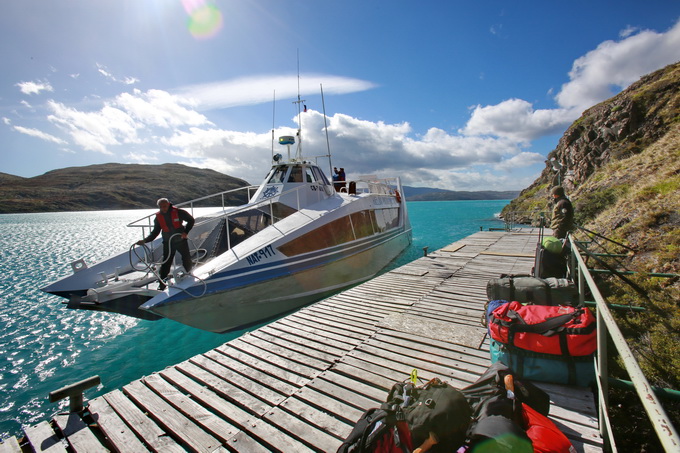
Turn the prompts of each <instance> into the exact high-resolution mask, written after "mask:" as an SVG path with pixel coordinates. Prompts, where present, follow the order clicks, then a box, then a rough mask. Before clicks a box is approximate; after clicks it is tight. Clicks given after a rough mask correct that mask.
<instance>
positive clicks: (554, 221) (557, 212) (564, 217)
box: [550, 186, 574, 239]
mask: <svg viewBox="0 0 680 453" xmlns="http://www.w3.org/2000/svg"><path fill="white" fill-rule="evenodd" d="M551 194H552V198H553V203H554V206H553V211H552V218H551V220H550V228H552V230H553V236H555V237H556V238H558V239H564V238H566V237H567V233H568V232H569V231H571V230H573V229H574V207H573V206H572V204H571V201H569V199H568V198H567V196H566V195H565V194H564V188H563V187H562V186H557V187H553V189H552V192H551Z"/></svg>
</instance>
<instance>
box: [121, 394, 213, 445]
mask: <svg viewBox="0 0 680 453" xmlns="http://www.w3.org/2000/svg"><path fill="white" fill-rule="evenodd" d="M123 391H124V392H125V393H126V394H127V395H128V396H129V397H130V398H131V399H132V400H134V401H135V403H136V404H138V405H140V406H141V407H144V408H145V409H146V411H147V412H148V413H149V416H150V417H152V418H153V419H155V420H156V421H157V422H158V423H159V424H161V425H162V426H164V427H165V429H167V430H168V431H169V432H170V433H172V435H173V436H174V437H177V438H178V439H180V440H181V441H182V443H183V444H184V445H186V447H187V448H189V449H190V450H191V451H196V452H206V453H207V452H211V451H213V450H215V449H216V448H217V447H219V445H220V441H219V440H217V439H216V438H214V437H213V436H211V435H209V434H208V433H206V432H205V431H203V430H202V429H201V428H200V427H198V426H197V425H196V424H195V423H194V422H193V421H191V420H190V419H188V418H187V417H185V416H184V415H183V414H181V413H180V412H179V411H177V410H176V409H175V408H173V407H172V406H171V405H170V404H168V403H167V402H166V401H164V400H163V399H162V398H161V397H160V396H158V395H157V394H155V393H154V392H153V391H151V389H149V388H148V387H146V386H145V385H144V384H143V383H142V382H141V381H134V382H132V383H130V384H128V385H126V386H124V387H123Z"/></svg>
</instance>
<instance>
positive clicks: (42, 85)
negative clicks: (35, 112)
mask: <svg viewBox="0 0 680 453" xmlns="http://www.w3.org/2000/svg"><path fill="white" fill-rule="evenodd" d="M16 86H18V87H19V90H20V91H21V92H22V93H24V94H29V95H30V94H40V93H41V92H42V91H54V88H52V85H50V83H49V82H48V81H46V80H45V81H38V82H19V83H17V84H16Z"/></svg>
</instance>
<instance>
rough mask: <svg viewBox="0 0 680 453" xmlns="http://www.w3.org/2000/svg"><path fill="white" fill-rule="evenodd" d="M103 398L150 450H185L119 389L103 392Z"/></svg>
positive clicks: (160, 451)
mask: <svg viewBox="0 0 680 453" xmlns="http://www.w3.org/2000/svg"><path fill="white" fill-rule="evenodd" d="M104 399H105V400H106V402H107V403H109V405H110V406H111V407H112V408H113V409H114V410H115V411H116V413H117V414H118V415H119V416H120V418H121V419H122V420H124V421H125V423H126V424H127V425H128V426H129V427H130V429H132V430H133V431H134V432H135V433H136V434H137V435H138V436H139V437H140V438H141V439H143V441H144V443H145V444H146V445H148V446H149V447H150V449H151V450H153V451H155V452H158V453H162V452H166V451H168V452H173V453H175V452H177V453H179V452H185V451H186V450H185V449H184V448H182V447H181V446H180V445H179V444H178V443H177V442H175V440H174V439H172V437H170V436H169V435H168V433H166V432H165V431H164V430H163V429H161V428H160V427H159V426H158V425H157V424H156V423H155V422H154V421H153V420H151V419H150V418H149V417H147V416H146V415H145V414H144V412H142V411H141V409H139V408H138V407H137V406H136V405H135V404H134V403H133V402H132V401H130V400H129V399H127V397H126V396H125V395H124V394H123V392H121V391H120V390H114V391H112V392H109V393H107V394H105V395H104Z"/></svg>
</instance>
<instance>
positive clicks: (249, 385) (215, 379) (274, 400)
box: [175, 356, 286, 415]
mask: <svg viewBox="0 0 680 453" xmlns="http://www.w3.org/2000/svg"><path fill="white" fill-rule="evenodd" d="M175 368H177V369H178V370H180V371H181V372H182V373H183V374H185V375H187V376H190V377H191V378H192V379H193V380H195V381H197V382H200V383H201V384H203V385H206V386H208V387H210V388H211V389H212V390H213V391H215V392H216V393H219V394H220V395H223V397H224V398H228V399H230V400H232V401H234V402H235V403H237V404H240V405H242V406H244V407H247V408H248V409H250V410H251V411H252V412H253V413H255V414H260V415H261V414H263V413H265V412H266V411H267V410H269V408H270V407H272V406H275V405H277V404H279V403H280V402H281V401H283V400H284V399H285V398H286V397H285V396H284V395H282V394H280V393H278V392H275V391H273V390H271V389H270V388H268V387H265V386H263V385H260V383H258V382H257V381H253V380H251V379H248V378H244V377H243V376H240V375H238V374H236V373H234V372H232V371H230V370H229V369H228V368H225V367H223V366H222V365H220V364H218V363H217V362H214V361H212V360H210V359H208V358H207V357H201V356H197V357H194V358H193V359H191V361H190V362H183V363H180V364H178V365H176V366H175Z"/></svg>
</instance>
